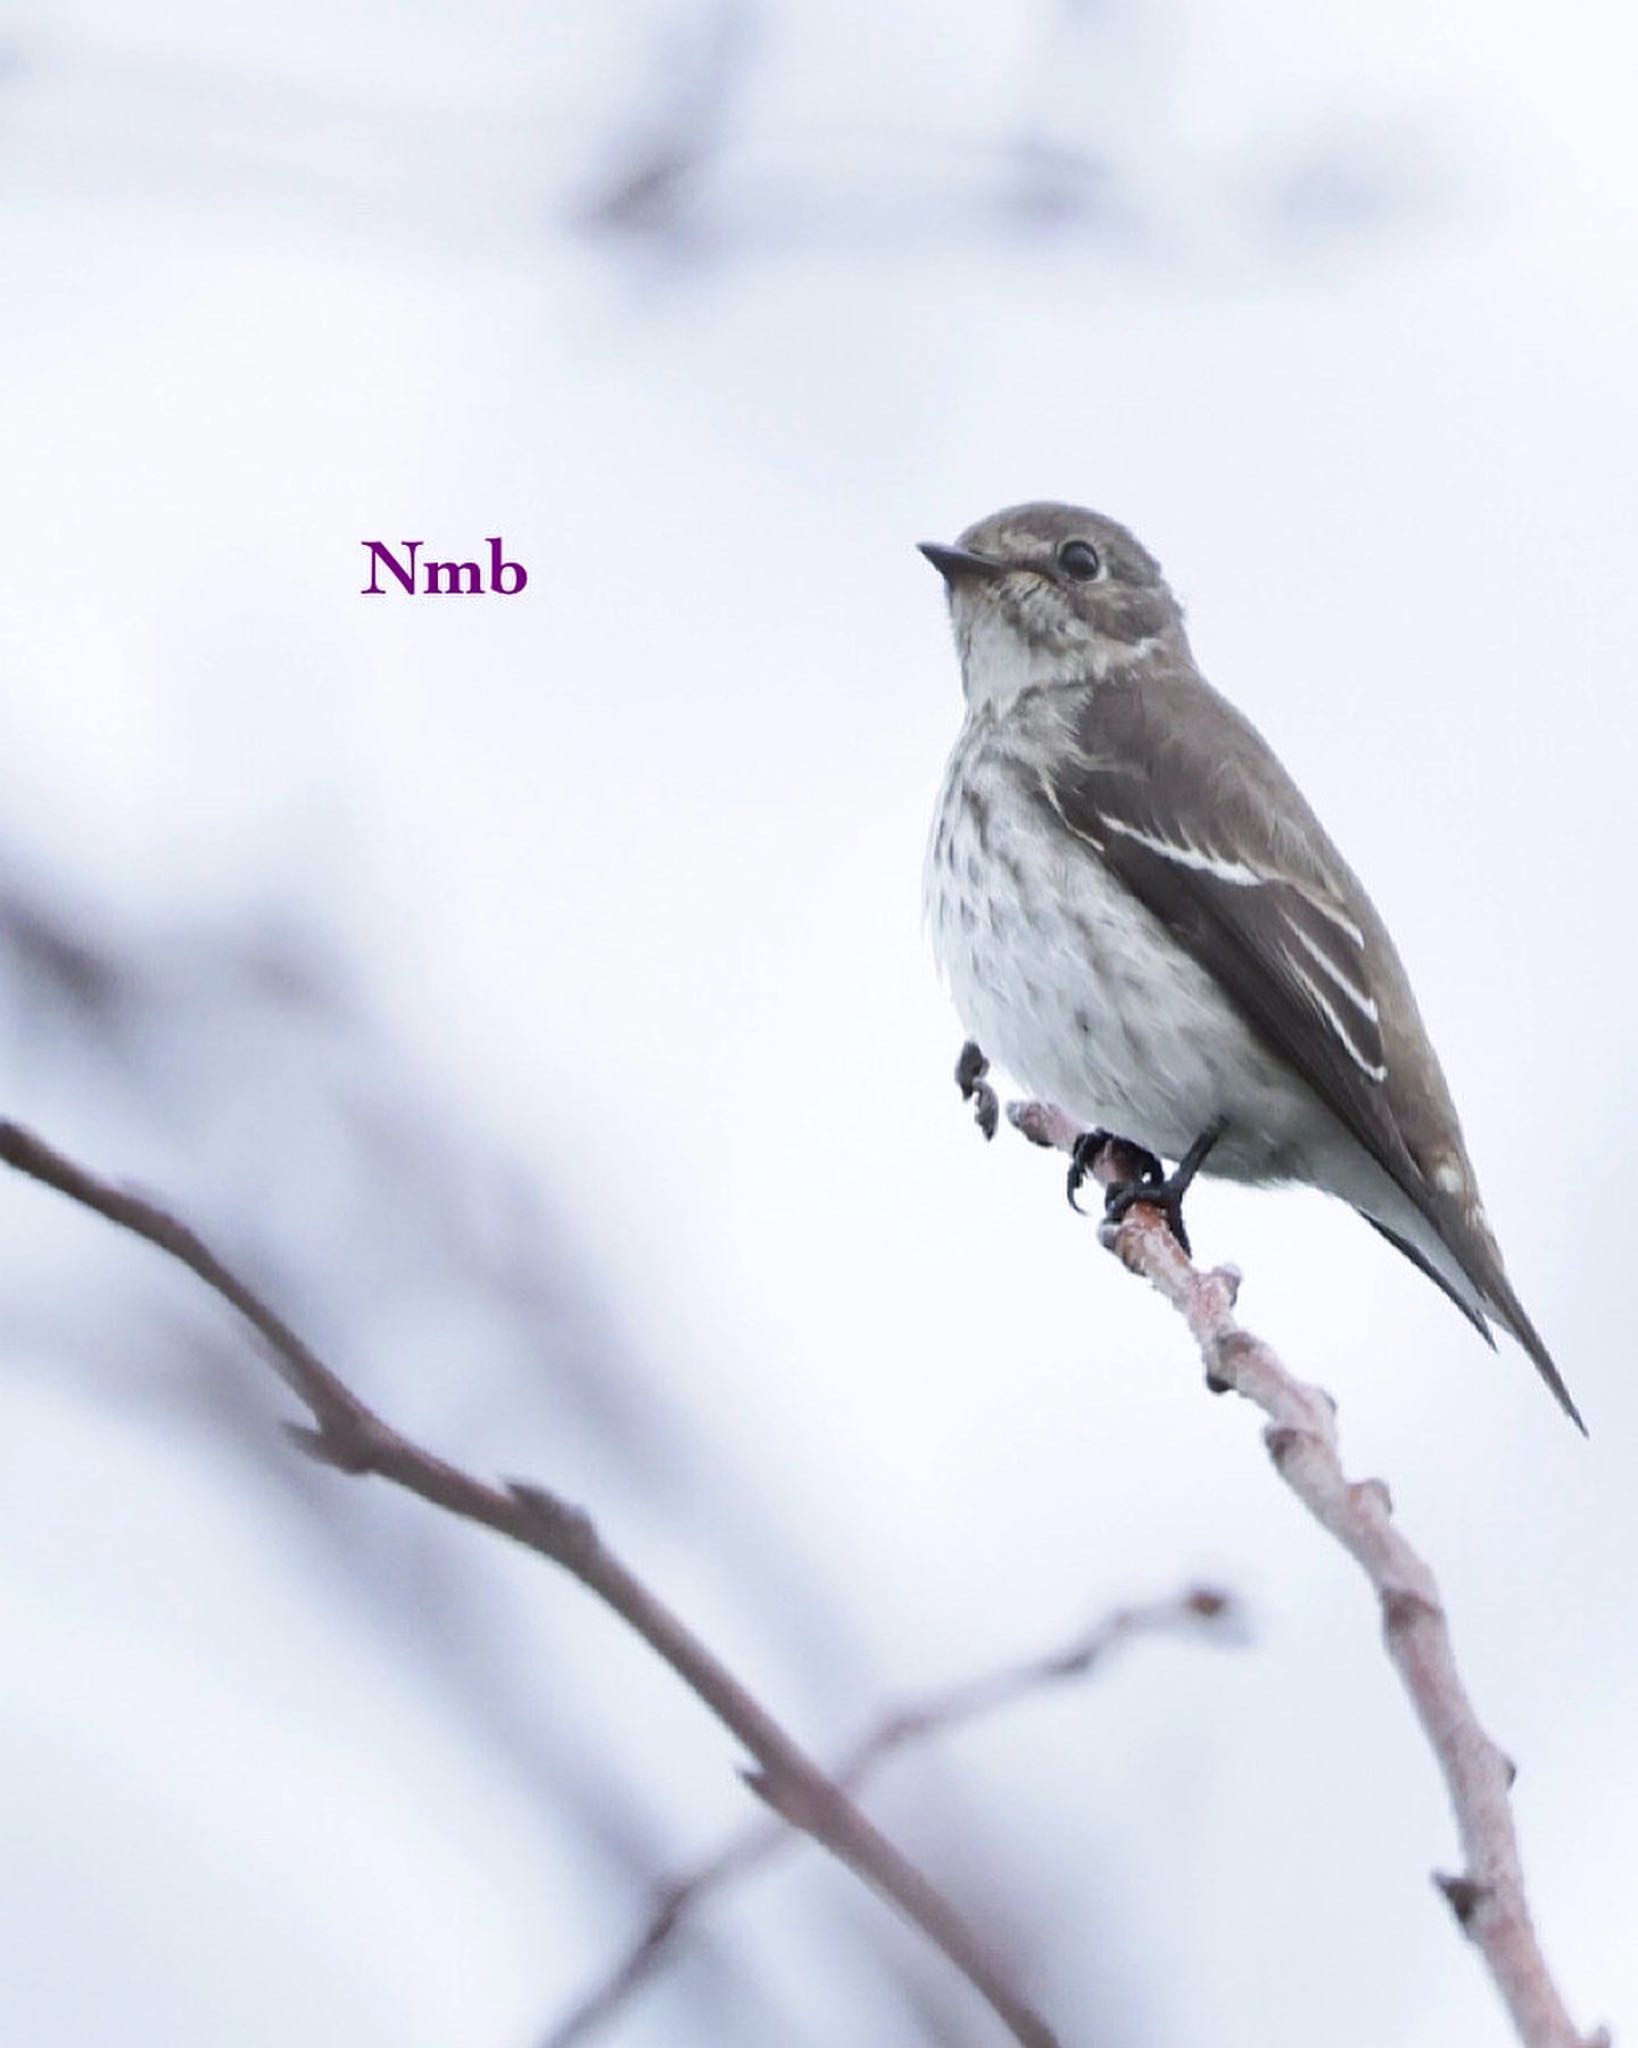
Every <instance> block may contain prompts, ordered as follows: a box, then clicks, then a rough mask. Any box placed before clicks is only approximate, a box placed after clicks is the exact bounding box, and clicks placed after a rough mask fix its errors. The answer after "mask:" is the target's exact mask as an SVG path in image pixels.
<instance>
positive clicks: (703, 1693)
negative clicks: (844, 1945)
mask: <svg viewBox="0 0 1638 2048" xmlns="http://www.w3.org/2000/svg"><path fill="white" fill-rule="evenodd" d="M0 1160H3V1161H4V1162H5V1164H7V1165H8V1166H11V1167H13V1168H15V1169H16V1171H17V1172H19V1173H22V1174H26V1175H28V1176H29V1177H30V1178H31V1179H33V1180H37V1181H40V1182H42V1183H43V1184H44V1185H45V1186H47V1187H51V1188H55V1189H56V1190H57V1191H58V1192H59V1193H60V1194H63V1195H66V1196H68V1198H69V1199H70V1200H71V1201H75V1202H78V1203H80V1204H82V1205H83V1206H84V1207H86V1208H88V1209H92V1210H94V1211H95V1212H96V1213H97V1214H98V1215H99V1216H103V1217H105V1218H106V1219H107V1220H108V1221H109V1222H111V1223H115V1224H118V1225H119V1226H120V1228H121V1229H124V1230H129V1231H131V1232H133V1233H134V1234H135V1235H136V1236H138V1237H141V1238H144V1239H146V1240H147V1242H148V1243H149V1244H151V1245H154V1246H155V1247H157V1249H159V1250H160V1251H163V1252H165V1253H167V1254H168V1255H169V1256H170V1257H172V1258H174V1259H176V1260H178V1261H179V1262H180V1263H181V1264H182V1265H184V1266H186V1267H187V1269H188V1270H189V1271H190V1272H191V1273H193V1274H194V1275H195V1276H196V1277H197V1278H198V1279H200V1280H202V1281H203V1282H204V1284H205V1285H206V1286H207V1287H209V1288H211V1289H213V1290H214V1291H215V1292H216V1293H217V1294H219V1295H220V1296H221V1297H222V1299H223V1300H224V1301H226V1302H228V1303H229V1304H230V1305H231V1306H232V1307H233V1308H235V1309H237V1310H238V1312H239V1314H240V1315H241V1316H243V1317H244V1319H245V1320H246V1321H247V1322H248V1323H249V1324H250V1325H251V1327H252V1328H253V1329H254V1330H255V1331H256V1332H257V1334H258V1335H259V1336H260V1337H261V1338H262V1339H263V1340H264V1342H265V1343H266V1344H267V1346H268V1349H269V1351H270V1353H271V1357H272V1363H273V1366H274V1369H275V1370H276V1371H277V1372H278V1374H279V1376H280V1378H281V1379H283V1381H284V1382H285V1384H286V1386H288V1387H289V1388H290V1390H291V1392H292V1393H294V1394H295V1396H296V1397H297V1399H298V1400H299V1401H300V1402H301V1403H302V1405H303V1406H304V1407H305V1408H306V1409H307V1411H308V1413H309V1415H310V1416H311V1417H312V1426H311V1427H310V1428H309V1427H305V1426H301V1425H295V1424H292V1425H289V1429H290V1434H291V1436H292V1437H293V1439H294V1440H295V1441H296V1442H297V1443H298V1444H299V1445H300V1446H301V1447H302V1448H303V1449H304V1450H306V1451H307V1452H308V1453H309V1454H310V1455H311V1456H313V1457H315V1458H317V1459H319V1460H320V1461H321V1462H322V1463H325V1464H328V1465H332V1466H334V1467H335V1468H336V1469H337V1470H338V1471H342V1472H346V1473H349V1474H355V1475H360V1476H362V1475H365V1474H370V1473H374V1474H376V1475H377V1476H378V1477H380V1478H383V1479H387V1480H390V1481H392V1483H393V1484H394V1485H397V1486H401V1487H403V1488H404V1489H405V1490H406V1491H407V1492H410V1493H413V1494H415V1495H417V1496H418V1497H419V1498H420V1499H422V1500H425V1501H429V1502H431V1504H432V1505H433V1506H434V1507H440V1508H443V1509H445V1510H446V1511H447V1512H448V1513H450V1514H453V1515H458V1516H461V1517H462V1518H463V1519H465V1520H467V1521H470V1522H477V1523H480V1524H481V1525H482V1526H483V1527H485V1528H488V1529H493V1530H495V1531H496V1532H497V1534H499V1535H502V1536H506V1537H509V1538H510V1539H511V1540H512V1541H513V1542H514V1543H518V1544H521V1545H522V1546H523V1547H524V1548H525V1549H527V1550H532V1551H534V1552H535V1553H536V1554H537V1555H538V1556H541V1557H544V1558H548V1559H549V1560H550V1561H551V1562H552V1563H553V1564H556V1565H559V1566H561V1567H562V1569H563V1570H565V1571H566V1572H568V1573H569V1574H570V1575H571V1576H572V1577H573V1578H576V1579H578V1580H579V1581H580V1583H581V1585H583V1586H584V1587H586V1589H587V1590H588V1591H589V1592H592V1593H594V1594H596V1596H597V1597H598V1598H599V1599H600V1600H602V1601H603V1602H604V1603H605V1604H606V1605H607V1606H609V1607H610V1608H612V1609H613V1610H614V1612H615V1613H616V1614H618V1615H619V1616H620V1618H621V1619H622V1620H623V1621H625V1622H626V1623H627V1624H628V1626H629V1627H631V1628H632V1629H634V1630H635V1631H636V1632H637V1634H638V1635H640V1636H641V1637H642V1638H643V1640H644V1641H645V1642H646V1643H647V1644H648V1645H649V1646H650V1648H651V1649H653V1650H654V1651H655V1652H656V1653H657V1654H658V1655H659V1656H660V1657H662V1658H663V1659H664V1660H665V1662H666V1663H667V1664H669V1665H670V1666H671V1668H672V1670H673V1671H675V1672H676V1673H677V1675H678V1676H679V1677H680V1678H681V1679H682V1680H683V1682H684V1683H685V1684H686V1685H687V1686H688V1687H689V1688H690V1690H692V1691H693V1692H694V1694H695V1695H696V1696H697V1697H698V1698H699V1699H700V1700H701V1701H702V1702H703V1703H704V1705H705V1706H706V1707H708V1708H709V1709H710V1711H711V1712H712V1713H713V1714H715V1715H716V1717H717V1719H718V1720H719V1721H721V1722H722V1724H723V1725H724V1727H726V1728H727V1729H728V1730H729V1731H730V1733H731V1734H733V1735H734V1736H736V1737H737V1738H738V1740H739V1741H740V1742H741V1743H743V1744H744V1746H745V1748H746V1749H747V1750H748V1751H749V1753H750V1754H751V1756H752V1757H754V1758H755V1759H756V1768H755V1769H754V1770H753V1769H745V1770H743V1771H742V1773H741V1775H742V1776H743V1777H744V1779H745V1781H746V1783H747V1784H748V1785H749V1786H750V1788H751V1790H752V1791H753V1792H755V1793H756V1794H757V1796H758V1797H759V1798H760V1799H762V1800H763V1801H764V1802H765V1803H766V1804H767V1805H768V1806H769V1807H771V1808H772V1809H773V1811H774V1812H775V1813H777V1814H778V1815H779V1816H780V1817H781V1818H782V1819H783V1820H785V1821H787V1822H788V1823H789V1824H790V1825H791V1826H792V1827H795V1828H799V1829H801V1831H802V1832H803V1833H805V1834H808V1835H811V1836H812V1837H813V1838H814V1840H815V1841H817V1842H819V1843H821V1844H822V1845H823V1846H824V1847H825V1848H827V1849H828V1850H829V1851H830V1852H831V1854H832V1855H834V1856H835V1857H837V1858H838V1859H839V1860H840V1861H841V1862H843V1863H845V1864H846V1865H847V1866H848V1868H849V1869H850V1870H852V1871H853V1872H854V1873H855V1874H856V1875H857V1876H859V1877H861V1878H863V1879H864V1881H865V1882H866V1883H867V1884H869V1885H871V1886H872V1887H873V1888H874V1889H875V1890H877V1891H878V1892H880V1893H881V1894H882V1895H883V1896H884V1897H885V1898H887V1899H889V1900H891V1902H892V1903H893V1904H894V1905H895V1906H897V1907H898V1908H899V1910H900V1911H901V1912H902V1913H903V1914H904V1915H905V1916H906V1918H907V1919H909V1920H910V1921H912V1922H913V1923H914V1925H915V1926H917V1927H919V1928H920V1929H921V1931H922V1933H923V1934H925V1935H926V1936H927V1938H928V1939H929V1940H930V1941H931V1942H932V1943H933V1944H934V1945H935V1946H936V1947H937V1948H938V1949H939V1950H940V1951H941V1952H942V1953H943V1954H944V1955H945V1956H946V1957H947V1958H948V1960H949V1961H950V1962H951V1963H952V1964H953V1965H954V1966H955V1968H956V1969H957V1970H959V1971H960V1972H961V1974H962V1975H963V1976H964V1977H965V1978H966V1979H967V1981H968V1982H969V1983H970V1984H971V1985H972V1986H973V1988H974V1989H975V1990H976V1991H977V1992H978V1993H979V1995H980V1996H981V1997H982V1998H983V1999H985V2001H986V2002H987V2003H988V2004H989V2006H990V2007H991V2009H992V2010H993V2011H994V2012H995V2013H996V2015H997V2017H998V2018H1000V2019H1001V2021H1002V2022H1003V2023H1004V2024H1005V2026H1006V2027H1007V2030H1008V2031H1009V2032H1010V2033H1011V2035H1012V2037H1013V2038H1014V2040H1016V2041H1018V2042H1020V2043H1022V2044H1024V2048H1056V2040H1055V2036H1054V2035H1053V2034H1052V2032H1051V2030H1050V2029H1049V2028H1048V2026H1047V2024H1046V2022H1045V2021H1044V2020H1043V2019H1041V2018H1040V2017H1039V2015H1038V2014H1037V2013H1035V2012H1034V2011H1033V2010H1032V2009H1031V2007H1030V2006H1029V2005H1027V2004H1026V2003H1025V2002H1024V2000H1023V1999H1022V1998H1020V1997H1019V1995H1018V1994H1017V1993H1016V1992H1015V1991H1014V1989H1013V1988H1012V1986H1011V1985H1010V1984H1009V1983H1008V1982H1007V1981H1006V1978H1005V1977H1004V1975H1003V1974H1002V1972H1001V1971H1000V1969H999V1968H998V1967H997V1965H996V1964H995V1963H994V1961H993V1960H992V1959H991V1958H990V1956H989V1955H988V1954H987V1953H986V1952H985V1950H984V1948H983V1946H982V1944H981V1943H980V1942H979V1941H978V1939H977V1938H976V1936H975V1935H974V1934H973V1933H972V1931H971V1930H970V1929H969V1928H968V1926H967V1925H966V1923H965V1921H964V1920H963V1919H962V1918H961V1916H960V1914H958V1913H957V1912H956V1910H955V1908H954V1907H953V1906H952V1905H950V1903H949V1902H948V1901H947V1900H946V1899H945V1898H944V1897H943V1896H942V1895H941V1894H940V1893H939V1892H938V1891H937V1890H936V1889H935V1888H934V1886H933V1885H932V1884H931V1883H930V1882H929V1880H928V1879H927V1878H926V1877H925V1876H923V1874H922V1873H921V1872H920V1871H919V1870H918V1869H917V1868H916V1867H915V1865H914V1864H912V1863H910V1862H909V1861H908V1860H907V1859H906V1858H905V1857H904V1856H902V1855H901V1854H900V1853H899V1851H898V1850H897V1849H895V1848H894V1847H893V1845H892V1843H891V1842H889V1841H888V1840H887V1838H886V1837H885V1836H884V1835H882V1834H881V1833H880V1832H879V1830H878V1829H877V1828H875V1827H874V1826H873V1825H872V1823H871V1822H870V1821H869V1820H867V1819H866V1818H865V1816H864V1815H863V1814H862V1813H861V1812H860V1811H859V1809H858V1808H857V1807H856V1806H855V1805H854V1804H853V1802H852V1801H851V1800H850V1799H849V1798H848V1797H847V1795H846V1794H845V1793H844V1792H843V1791H842V1790H841V1788H840V1787H839V1786H837V1785H836V1784H835V1783H833V1782H832V1781H831V1780H830V1779H829V1778H827V1777H826V1776H825V1774H824V1773H823V1772H822V1771H821V1770H820V1769H819V1768H818V1766H817V1765H816V1764H815V1763H814V1762H812V1760H811V1759H810V1758H809V1757H808V1756H807V1755H806V1754H805V1753H804V1752H803V1750H802V1749H801V1748H800V1747H799V1746H798V1745H797V1743H796V1742H795V1741H794V1740H793V1739H792V1738H791V1737H790V1736H789V1735H788V1734H787V1733H786V1732H785V1730H784V1729H783V1728H782V1727H781V1726H780V1724H779V1723H778V1722H777V1721H776V1720H775V1719H774V1718H773V1716H772V1715H771V1714H770V1713H769V1712H768V1711H767V1709H766V1708H765V1707H763V1706H762V1705H761V1703H760V1702H759V1701H758V1700H757V1699H756V1698H755V1697H754V1696H753V1695H752V1694H751V1693H750V1692H749V1691H748V1690H747V1689H746V1688H745V1687H744V1686H743V1685H742V1684H741V1683H740V1682H739V1680H738V1679H736V1678H735V1677H734V1676H733V1674H732V1673H731V1672H730V1671H729V1670H728V1669H727V1668H726V1666H725V1665H723V1664H722V1663H721V1662H720V1660H719V1659H718V1658H717V1657H716V1656H715V1655H713V1653H712V1652H711V1651H710V1650H709V1649H707V1647H706V1646H705V1644H704V1643H702V1642H701V1641H700V1640H699V1638H698V1637H697V1636H695V1635H694V1634H693V1633H692V1632H691V1631H690V1630H689V1629H688V1628H687V1627H686V1626H685V1625H684V1624H683V1623H682V1622H681V1621H680V1620H679V1619H678V1618H677V1616H676V1615H674V1614H673V1613H672V1612H671V1611H670V1609H669V1608H668V1607H666V1605H665V1604H664V1602H663V1601H661V1600H660V1599H659V1598H658V1597H657V1596H656V1595H655V1594H654V1593H652V1592H650V1590H649V1589H648V1587H647V1586H645V1585H644V1584H643V1582H642V1581H641V1580H640V1579H639V1578H637V1576H636V1575H635V1574H634V1573H633V1572H632V1571H631V1570H630V1569H629V1568H628V1567H627V1566H626V1565H625V1564H623V1563H622V1562H621V1560H620V1559H619V1558H618V1557H616V1556H615V1555H614V1553H613V1552H612V1551H610V1550H609V1548H608V1547H607V1545H606V1544H605V1543H604V1542H603V1540H602V1538H601V1537H600V1536H599V1535H598V1533H597V1530H596V1529H595V1527H594V1526H593V1524H592V1522H591V1519H590V1517H589V1516H587V1515H586V1514H585V1513H584V1512H583V1511H582V1510H581V1509H579V1508H577V1507H574V1506H571V1505H570V1504H569V1503H568V1502H566V1501H564V1500H562V1499H561V1498H560V1497H559V1496H557V1495H556V1494H552V1493H548V1492H546V1491H545V1490H544V1489H543V1488H541V1487H537V1486H533V1485H530V1484H529V1483H527V1482H525V1481H521V1480H509V1481H506V1482H504V1483H503V1484H502V1485H500V1486H491V1485H489V1484H487V1483H485V1482H484V1481H482V1480H480V1479H477V1478H474V1477H473V1476H472V1475H470V1474H469V1473H467V1472H464V1471H462V1470H461V1469H460V1468H458V1467H457V1466H454V1465H451V1464H448V1463H447V1462H446V1461H445V1460H443V1459H442V1458H439V1457H437V1456H435V1455H434V1454H433V1453H432V1452H430V1451H426V1450H423V1449H422V1448H421V1447H420V1446H419V1445H417V1444H415V1443H412V1442H411V1441H410V1440H409V1439H408V1438H407V1437H404V1436H402V1435H400V1434H399V1432H398V1431H397V1430H395V1429H394V1428H392V1426H391V1425H390V1424H389V1423H387V1422H386V1421H384V1420H383V1418H382V1417H381V1416H379V1415H377V1414H376V1412H375V1411H374V1410H373V1409H372V1408H370V1407H369V1406H367V1405H366V1403H365V1402H363V1401H362V1400H360V1399H359V1397H358V1396H357V1395H356V1394H354V1393H353V1392H352V1391H351V1389H350V1388H349V1387H347V1386H346V1385H345V1384H344V1383H343V1382H342V1381H341V1380H340V1379H339V1378H337V1376H336V1375H335V1374H334V1373H333V1372H332V1371H331V1370H330V1368H329V1367H328V1366H326V1365H325V1364H324V1363H323V1362H322V1361H321V1360H320V1359H319V1358H318V1357H317V1356H316V1354H315V1353H313V1352H312V1351H310V1350H309V1349H308V1347H307V1346H306V1345H305V1344H304V1343H303V1342H302V1340H301V1339H300V1338H299V1337H298V1336H297V1335H296V1334H295V1332H294V1331H293V1330H291V1329H290V1328H289V1326H288V1325H287V1324H286V1323H284V1322H283V1321H282V1319H281V1318H280V1317H279V1316H278V1315H276V1314H275V1313H274V1311H273V1310H272V1309H271V1308H270V1307H268V1306H267V1304H266V1303H265V1302H264V1301H262V1300H261V1299H260V1297H259V1296H257V1295H256V1294H254V1293H253V1292H252V1291H251V1290H250V1289H249V1288H248V1287H246V1286H245V1285H244V1284H243V1282H242V1281H240V1280H238V1279H237V1278H235V1276H234V1275H233V1274H232V1273H230V1272H229V1271H228V1270H227V1268H226V1267H225V1266H223V1265H222V1264H221V1262H220V1261H219V1260H218V1259H217V1258H216V1256H215V1254H214V1253H213V1252H211V1250H210V1249H209V1247H208V1246H206V1245H205V1244H204V1243H203V1241H202V1240H201V1239H200V1238H199V1237H197V1236H196V1235H195V1234H194V1232H193V1231H192V1230H190V1229H189V1228H188V1226H187V1225H186V1224H184V1223H182V1222H180V1221H179V1220H178V1219H177V1218H175V1217H174V1216H171V1215H169V1214H168V1213H167V1212H166V1211H165V1210H164V1209H162V1208H160V1207H159V1206H158V1205H157V1204H155V1203H153V1202H151V1201H149V1200H147V1199H146V1198H145V1197H144V1196H142V1195H139V1194H136V1193H134V1192H132V1191H131V1190H129V1189H125V1188H119V1187H115V1186H114V1185H112V1184H111V1183H109V1182H107V1181H103V1180H100V1179H98V1178H97V1177H96V1176H95V1175H94V1174H91V1173H88V1172H87V1171H86V1170H85V1169H84V1168H83V1167H80V1166H77V1165H76V1164H75V1163H74V1162H73V1161H72V1160H70V1159H67V1158H65V1157H64V1156H63V1155H62V1154H61V1153H59V1152H56V1151H54V1150H53V1149H52V1148H51V1147H50V1146H49V1145H47V1144H45V1143H44V1142H43V1141H42V1140H40V1139H39V1138H36V1137H34V1136H33V1135H32V1134H31V1133H30V1132H28V1131H26V1130H24V1129H22V1128H21V1127H20V1126H19V1125H17V1124H14V1123H9V1122H4V1121H0Z"/></svg>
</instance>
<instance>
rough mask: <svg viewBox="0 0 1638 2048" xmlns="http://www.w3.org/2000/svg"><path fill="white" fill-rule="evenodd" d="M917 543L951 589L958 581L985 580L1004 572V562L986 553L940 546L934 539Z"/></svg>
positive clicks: (975, 581)
mask: <svg viewBox="0 0 1638 2048" xmlns="http://www.w3.org/2000/svg"><path fill="white" fill-rule="evenodd" d="M917 545H918V547H919V548H920V550H921V552H922V553H923V554H924V555H925V556H926V557H927V559H928V561H929V562H931V563H932V565H933V567H934V568H935V569H936V570H937V571H938V573H939V574H940V575H941V576H942V577H943V578H944V580H945V582H946V583H948V584H949V586H950V588H951V589H952V590H953V589H954V588H955V587H956V585H957V584H959V583H979V582H987V581H988V580H989V579H990V578H991V577H994V576H1002V575H1005V573H1006V567H1005V564H1004V563H1001V562H995V561H992V560H991V559H990V557H989V556H988V555H975V554H973V553H972V552H971V550H970V549H968V548H946V547H941V546H940V545H939V543H938V542H937V541H936V540H924V541H919V542H918V543H917Z"/></svg>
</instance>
